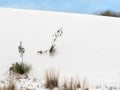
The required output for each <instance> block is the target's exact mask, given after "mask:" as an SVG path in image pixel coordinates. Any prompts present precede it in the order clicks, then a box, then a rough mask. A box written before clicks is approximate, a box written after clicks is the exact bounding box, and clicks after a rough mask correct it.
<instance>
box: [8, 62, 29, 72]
mask: <svg viewBox="0 0 120 90" xmlns="http://www.w3.org/2000/svg"><path fill="white" fill-rule="evenodd" d="M30 70H31V66H30V65H27V64H25V63H18V62H16V63H15V64H12V66H11V67H10V71H13V72H15V73H18V74H27V73H29V71H30Z"/></svg>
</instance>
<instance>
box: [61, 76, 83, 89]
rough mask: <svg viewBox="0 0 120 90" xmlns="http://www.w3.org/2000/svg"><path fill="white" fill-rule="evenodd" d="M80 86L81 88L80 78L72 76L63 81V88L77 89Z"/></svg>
mask: <svg viewBox="0 0 120 90" xmlns="http://www.w3.org/2000/svg"><path fill="white" fill-rule="evenodd" d="M78 88H81V84H80V80H79V79H74V78H70V79H67V80H64V82H63V89H62V90H77V89H78Z"/></svg>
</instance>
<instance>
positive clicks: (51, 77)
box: [45, 69, 59, 88]
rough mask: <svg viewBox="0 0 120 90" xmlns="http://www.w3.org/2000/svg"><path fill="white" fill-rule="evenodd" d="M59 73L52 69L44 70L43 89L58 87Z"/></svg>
mask: <svg viewBox="0 0 120 90" xmlns="http://www.w3.org/2000/svg"><path fill="white" fill-rule="evenodd" d="M58 81H59V73H58V72H57V71H56V70H54V69H49V70H46V72H45V87H46V88H54V87H58Z"/></svg>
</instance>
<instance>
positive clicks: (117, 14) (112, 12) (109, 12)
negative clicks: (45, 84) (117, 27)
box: [98, 10, 120, 17]
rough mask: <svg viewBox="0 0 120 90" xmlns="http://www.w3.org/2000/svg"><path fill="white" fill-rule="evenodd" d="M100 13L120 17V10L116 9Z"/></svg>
mask: <svg viewBox="0 0 120 90" xmlns="http://www.w3.org/2000/svg"><path fill="white" fill-rule="evenodd" d="M98 15H102V16H111V17H120V13H119V12H115V11H112V10H105V11H102V12H100V13H98Z"/></svg>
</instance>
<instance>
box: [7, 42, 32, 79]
mask: <svg viewBox="0 0 120 90" xmlns="http://www.w3.org/2000/svg"><path fill="white" fill-rule="evenodd" d="M18 51H19V53H20V57H21V62H20V63H18V62H16V63H15V64H12V66H11V67H10V68H9V72H10V73H9V75H16V77H17V76H19V75H25V76H26V77H27V74H28V73H29V71H30V70H31V65H28V64H25V63H24V62H23V54H24V53H25V49H24V48H23V46H22V42H20V45H19V46H18Z"/></svg>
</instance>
